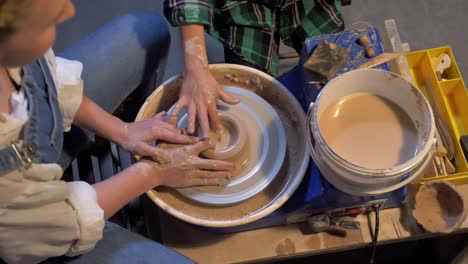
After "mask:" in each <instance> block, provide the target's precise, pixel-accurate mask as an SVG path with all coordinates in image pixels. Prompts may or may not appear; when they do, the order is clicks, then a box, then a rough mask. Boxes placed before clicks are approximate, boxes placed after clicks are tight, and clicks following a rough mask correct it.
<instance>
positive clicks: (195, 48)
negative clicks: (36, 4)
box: [184, 37, 208, 69]
mask: <svg viewBox="0 0 468 264" xmlns="http://www.w3.org/2000/svg"><path fill="white" fill-rule="evenodd" d="M200 42H201V40H200V38H198V37H193V38H190V39H188V40H186V41H185V42H184V44H185V52H186V53H187V54H190V55H191V56H194V57H196V58H197V59H198V60H199V61H200V64H201V65H202V67H203V68H205V69H207V68H208V58H207V57H206V55H204V54H206V52H205V49H204V47H203V46H202V45H201V44H200Z"/></svg>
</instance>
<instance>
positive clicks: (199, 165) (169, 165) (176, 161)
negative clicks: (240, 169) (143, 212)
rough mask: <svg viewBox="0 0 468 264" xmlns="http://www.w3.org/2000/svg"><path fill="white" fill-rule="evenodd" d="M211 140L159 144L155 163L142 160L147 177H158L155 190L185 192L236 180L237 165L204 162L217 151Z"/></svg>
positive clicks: (154, 158)
mask: <svg viewBox="0 0 468 264" xmlns="http://www.w3.org/2000/svg"><path fill="white" fill-rule="evenodd" d="M213 147H214V146H213V144H212V143H211V142H210V141H209V140H204V141H201V142H198V143H195V144H192V145H174V144H165V143H162V144H159V145H158V146H157V147H156V152H155V155H153V156H152V159H153V160H152V161H150V160H141V161H140V162H139V163H141V165H143V164H144V167H145V172H144V174H146V175H152V176H154V180H155V182H154V186H159V185H164V186H169V187H174V188H183V187H191V186H200V185H225V184H227V183H229V181H230V180H231V178H232V176H233V175H232V171H233V170H234V165H233V164H232V163H229V162H226V161H221V160H209V159H203V158H200V157H199V155H200V153H201V152H203V151H205V150H207V149H210V148H213Z"/></svg>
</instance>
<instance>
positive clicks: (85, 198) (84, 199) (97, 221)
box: [67, 182, 104, 256]
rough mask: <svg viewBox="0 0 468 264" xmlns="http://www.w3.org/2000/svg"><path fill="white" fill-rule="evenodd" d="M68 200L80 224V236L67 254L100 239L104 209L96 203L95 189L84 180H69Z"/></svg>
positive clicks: (87, 248)
mask: <svg viewBox="0 0 468 264" xmlns="http://www.w3.org/2000/svg"><path fill="white" fill-rule="evenodd" d="M68 187H69V189H70V196H69V197H68V201H69V202H70V204H71V206H72V207H73V208H74V209H75V211H76V215H77V217H78V225H79V226H80V238H79V239H78V240H76V241H75V242H74V243H73V245H72V246H71V247H70V250H68V252H67V256H75V255H79V254H81V253H83V252H86V251H89V250H91V249H93V248H94V246H95V245H96V243H97V241H99V240H101V239H102V230H103V228H104V211H103V210H102V209H101V207H99V205H98V203H97V197H96V191H95V190H94V188H93V187H92V186H90V185H89V184H87V183H86V182H69V183H68Z"/></svg>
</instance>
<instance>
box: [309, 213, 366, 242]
mask: <svg viewBox="0 0 468 264" xmlns="http://www.w3.org/2000/svg"><path fill="white" fill-rule="evenodd" d="M307 223H308V224H309V227H310V228H311V230H312V232H313V233H320V232H327V233H329V234H332V235H336V236H340V237H345V236H346V231H345V230H343V229H339V228H338V227H342V228H345V229H354V230H358V229H359V228H360V224H359V222H357V221H350V220H341V219H339V218H337V217H331V216H329V215H326V214H321V215H315V216H311V217H309V218H308V219H307Z"/></svg>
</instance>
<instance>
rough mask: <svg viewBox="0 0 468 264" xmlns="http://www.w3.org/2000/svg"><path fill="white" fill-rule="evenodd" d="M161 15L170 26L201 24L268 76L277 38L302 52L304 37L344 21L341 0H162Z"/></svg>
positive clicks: (274, 68)
mask: <svg viewBox="0 0 468 264" xmlns="http://www.w3.org/2000/svg"><path fill="white" fill-rule="evenodd" d="M164 14H165V16H166V18H167V19H168V20H169V22H170V23H171V24H172V25H173V26H177V25H180V24H203V25H204V26H205V29H206V31H207V32H208V33H209V34H210V35H211V36H213V37H214V38H216V39H217V40H219V41H220V42H221V43H222V44H223V45H224V47H226V48H229V49H231V50H232V51H233V52H234V53H236V54H237V55H239V56H240V57H241V58H242V59H244V60H246V61H248V62H250V63H253V64H255V65H257V66H259V67H260V68H262V69H264V70H265V71H266V72H267V73H269V74H272V75H277V73H278V47H279V43H280V40H282V41H283V42H284V43H285V44H286V45H289V46H291V47H293V48H294V49H295V50H296V51H297V52H300V51H301V48H302V43H303V41H304V39H305V38H306V37H308V36H315V35H321V34H329V33H332V32H335V31H337V30H338V29H340V28H341V27H342V25H343V18H342V15H341V4H340V1H339V0H250V1H246V0H244V1H241V0H165V1H164Z"/></svg>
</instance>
